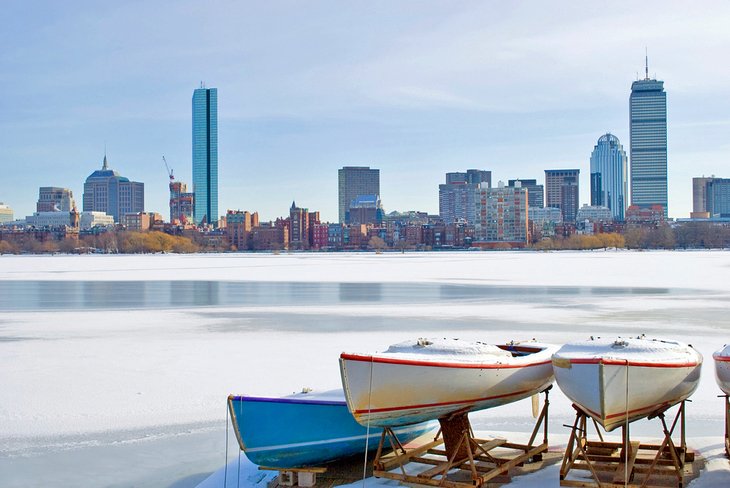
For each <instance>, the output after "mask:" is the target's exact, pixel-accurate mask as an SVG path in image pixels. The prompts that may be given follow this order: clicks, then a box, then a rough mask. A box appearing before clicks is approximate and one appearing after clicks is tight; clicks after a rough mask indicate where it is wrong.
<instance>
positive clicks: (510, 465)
mask: <svg viewBox="0 0 730 488" xmlns="http://www.w3.org/2000/svg"><path fill="white" fill-rule="evenodd" d="M545 451H547V446H546V445H544V444H542V445H540V446H537V447H535V448H533V449H530V450H529V451H527V452H526V453H524V454H522V455H520V456H517V457H516V458H514V459H512V460H510V461H507V462H506V463H504V464H502V465H501V466H498V467H496V468H494V469H493V470H492V471H491V472H489V473H487V474H485V475H484V476H480V477H479V478H480V479H481V481H482V483H486V482H487V481H489V480H491V479H492V478H494V477H496V476H499V475H500V474H503V473H507V472H509V470H510V469H512V468H514V467H515V466H517V465H518V464H522V463H524V462H525V461H527V460H528V459H530V458H531V457H532V456H534V455H535V454H539V453H541V452H545Z"/></svg>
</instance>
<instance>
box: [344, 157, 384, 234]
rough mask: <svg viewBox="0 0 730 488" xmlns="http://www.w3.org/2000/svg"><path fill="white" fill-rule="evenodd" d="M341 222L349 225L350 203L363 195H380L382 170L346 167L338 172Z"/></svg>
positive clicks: (366, 167) (365, 167)
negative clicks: (348, 212)
mask: <svg viewBox="0 0 730 488" xmlns="http://www.w3.org/2000/svg"><path fill="white" fill-rule="evenodd" d="M337 180H338V181H337V191H338V195H337V196H338V211H339V215H338V218H339V222H340V223H341V224H344V223H347V211H348V210H349V206H350V203H352V201H353V200H355V199H356V198H357V197H359V196H361V195H380V170H379V169H370V167H368V166H345V167H343V168H341V169H339V170H338V171H337Z"/></svg>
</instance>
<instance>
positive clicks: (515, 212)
mask: <svg viewBox="0 0 730 488" xmlns="http://www.w3.org/2000/svg"><path fill="white" fill-rule="evenodd" d="M527 208H528V206H527V190H526V189H525V188H521V187H507V186H504V184H503V183H502V182H500V184H499V186H498V187H497V188H480V189H479V190H478V192H477V206H476V215H477V219H476V222H475V225H474V239H475V241H479V242H484V243H498V242H503V243H508V244H510V245H514V246H524V245H526V244H527V237H528V232H527V218H528V216H527Z"/></svg>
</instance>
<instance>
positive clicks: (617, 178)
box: [591, 134, 628, 221]
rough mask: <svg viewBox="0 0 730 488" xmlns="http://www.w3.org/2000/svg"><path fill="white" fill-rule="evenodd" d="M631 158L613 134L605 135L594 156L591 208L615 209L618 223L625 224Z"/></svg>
mask: <svg viewBox="0 0 730 488" xmlns="http://www.w3.org/2000/svg"><path fill="white" fill-rule="evenodd" d="M627 173H628V158H627V157H626V151H624V147H623V146H622V145H621V142H620V141H619V140H618V137H616V136H614V135H613V134H604V135H602V136H601V137H600V138H599V139H598V143H597V144H596V146H595V147H594V148H593V152H592V153H591V205H594V206H596V205H600V206H603V207H608V208H610V209H611V216H612V217H613V219H614V220H620V221H623V220H624V217H625V215H624V214H625V211H626V194H627V193H628V182H627V176H628V175H627Z"/></svg>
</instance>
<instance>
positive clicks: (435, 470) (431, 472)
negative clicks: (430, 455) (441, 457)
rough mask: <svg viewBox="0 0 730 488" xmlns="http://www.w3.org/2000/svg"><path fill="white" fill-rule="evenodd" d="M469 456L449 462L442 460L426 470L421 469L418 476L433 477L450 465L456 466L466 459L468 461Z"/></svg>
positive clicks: (447, 468) (450, 466)
mask: <svg viewBox="0 0 730 488" xmlns="http://www.w3.org/2000/svg"><path fill="white" fill-rule="evenodd" d="M468 460H469V458H468V457H465V458H462V459H460V460H458V461H454V462H453V463H449V462H448V461H443V462H442V463H441V464H439V465H437V466H434V467H433V468H431V469H427V470H426V471H423V472H422V473H418V478H433V477H434V476H436V475H439V474H441V473H443V472H445V471H448V470H449V469H451V468H452V467H454V468H455V467H458V466H460V465H462V464H464V463H465V462H466V461H468Z"/></svg>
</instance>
